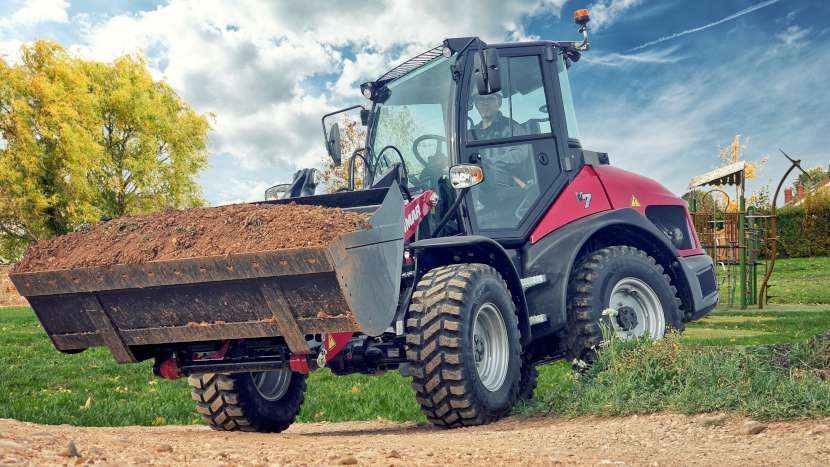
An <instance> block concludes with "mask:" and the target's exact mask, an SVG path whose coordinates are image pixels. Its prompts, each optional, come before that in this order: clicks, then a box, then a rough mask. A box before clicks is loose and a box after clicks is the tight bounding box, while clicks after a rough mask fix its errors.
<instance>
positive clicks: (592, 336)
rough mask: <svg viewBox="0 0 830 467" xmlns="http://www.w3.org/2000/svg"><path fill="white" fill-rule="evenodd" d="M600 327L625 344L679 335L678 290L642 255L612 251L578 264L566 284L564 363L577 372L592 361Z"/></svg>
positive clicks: (591, 255) (619, 249)
mask: <svg viewBox="0 0 830 467" xmlns="http://www.w3.org/2000/svg"><path fill="white" fill-rule="evenodd" d="M600 323H605V326H606V327H608V328H609V329H611V330H613V331H614V333H615V334H616V335H618V336H619V337H621V338H623V339H630V338H636V337H642V336H646V335H648V336H650V337H651V338H652V339H655V340H657V339H662V338H663V336H664V335H665V334H666V332H669V331H670V330H672V329H674V330H677V331H682V330H683V312H682V310H681V302H680V300H679V299H678V298H677V289H676V288H675V287H674V286H673V285H672V284H671V279H670V278H669V276H668V275H666V274H665V272H664V270H663V267H662V266H660V265H659V264H657V261H656V260H655V259H654V258H652V257H651V256H649V255H648V254H646V252H644V251H642V250H639V249H637V248H634V247H630V246H611V247H606V248H602V249H599V250H596V251H593V252H590V253H588V254H587V255H585V256H584V257H583V258H581V259H580V260H579V261H578V262H577V264H576V266H575V267H574V272H573V274H572V275H571V279H570V282H569V284H568V333H569V334H568V339H567V340H568V354H567V356H568V359H569V360H570V361H571V362H572V363H573V365H574V369H575V370H578V371H581V370H583V369H585V368H586V367H587V366H589V365H591V364H592V363H593V362H594V361H595V360H596V353H597V349H598V348H599V346H600V345H601V344H602V342H603V338H604V337H603V334H602V329H601V327H600Z"/></svg>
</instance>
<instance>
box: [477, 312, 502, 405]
mask: <svg viewBox="0 0 830 467" xmlns="http://www.w3.org/2000/svg"><path fill="white" fill-rule="evenodd" d="M507 343H508V338H507V326H505V324H504V319H503V318H502V316H501V312H499V309H498V308H497V307H496V305H493V304H492V303H485V304H483V305H481V306H480V307H479V308H478V310H476V314H475V317H474V318H473V357H474V359H475V363H476V370H477V371H478V377H479V379H481V383H482V384H483V385H484V387H485V388H487V390H488V391H491V392H495V391H498V390H499V388H501V386H502V384H504V380H505V379H507V365H508V362H509V360H510V353H509V352H510V349H509V348H508V344H507Z"/></svg>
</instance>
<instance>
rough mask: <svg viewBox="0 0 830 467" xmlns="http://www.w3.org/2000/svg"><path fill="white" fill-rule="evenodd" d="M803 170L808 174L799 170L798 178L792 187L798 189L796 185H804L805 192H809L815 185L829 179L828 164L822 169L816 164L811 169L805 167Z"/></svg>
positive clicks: (829, 170)
mask: <svg viewBox="0 0 830 467" xmlns="http://www.w3.org/2000/svg"><path fill="white" fill-rule="evenodd" d="M805 172H807V173H808V174H809V176H807V175H805V174H803V173H801V172H799V173H798V178H797V179H796V180H795V182H794V183H793V188H795V189H796V191H797V190H798V186H799V185H801V186H803V187H804V190H805V192H806V193H809V192H811V191H812V190H813V189H815V188H816V187H817V186H819V185H822V184H824V183H826V182H827V180H830V166H828V169H827V170H824V169H823V168H822V167H821V165H817V166H815V167H813V168H811V169H806V170H805Z"/></svg>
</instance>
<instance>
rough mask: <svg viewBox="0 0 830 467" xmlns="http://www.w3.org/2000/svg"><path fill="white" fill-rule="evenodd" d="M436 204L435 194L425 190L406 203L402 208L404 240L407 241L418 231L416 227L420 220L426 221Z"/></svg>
mask: <svg viewBox="0 0 830 467" xmlns="http://www.w3.org/2000/svg"><path fill="white" fill-rule="evenodd" d="M437 202H438V198H437V197H436V195H435V193H434V192H433V191H430V190H426V191H424V192H423V193H421V194H420V195H418V196H416V197H414V198H412V200H411V201H409V202H408V203H406V205H405V206H404V207H403V220H404V229H405V230H406V232H405V233H404V236H403V239H404V240H409V239H410V238H412V236H413V235H415V231H416V230H418V225H419V224H420V223H421V221H422V220H424V219H426V217H427V216H428V215H429V212H430V211H431V210H432V208H433V207H435V205H436V204H437Z"/></svg>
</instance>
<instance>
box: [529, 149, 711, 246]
mask: <svg viewBox="0 0 830 467" xmlns="http://www.w3.org/2000/svg"><path fill="white" fill-rule="evenodd" d="M578 193H583V195H582V196H579V195H578ZM585 193H590V195H591V200H590V203H587V204H586V202H585V199H584V198H585V197H584V194H585ZM653 205H662V206H682V207H683V209H684V210H685V211H686V218H687V222H688V223H689V228H690V230H691V232H692V239H693V244H694V245H695V248H692V249H688V250H678V254H680V256H693V255H700V254H703V253H704V251H703V248H701V247H700V242H699V241H698V239H697V233H696V232H695V231H694V228H692V227H691V225H692V224H691V220H690V219H689V212H688V207H687V204H686V202H685V201H683V199H681V198H678V197H677V196H675V195H674V193H672V192H671V191H669V190H668V189H667V188H666V187H664V186H663V185H661V184H659V183H657V182H655V181H654V180H652V179H650V178H647V177H643V176H641V175H637V174H634V173H631V172H627V171H625V170H622V169H619V168H617V167H612V166H610V165H597V166H590V165H586V166H585V167H584V168H583V169H582V171H581V172H580V173H579V175H577V176H576V178H574V180H573V182H572V183H571V184H570V185H568V186H567V187H565V189H564V190H563V191H562V193H561V194H560V195H559V197H558V198H557V199H556V201H554V203H553V205H552V206H551V207H550V209H549V210H548V212H547V213H546V214H545V216H544V217H543V218H542V220H541V221H540V222H539V225H537V226H536V229H534V230H533V233H532V234H531V235H530V242H531V243H536V242H538V241H539V240H541V239H542V238H543V237H544V236H545V235H547V234H549V233H551V232H553V231H554V230H556V229H558V228H560V227H562V226H563V225H565V224H568V223H570V222H573V221H575V220H577V219H580V218H582V217H585V216H588V215H591V214H595V213H597V212H601V211H607V210H609V209H624V208H631V209H634V210H635V211H637V212H639V213H640V214H642V215H643V216H645V212H646V207H648V206H653Z"/></svg>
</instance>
